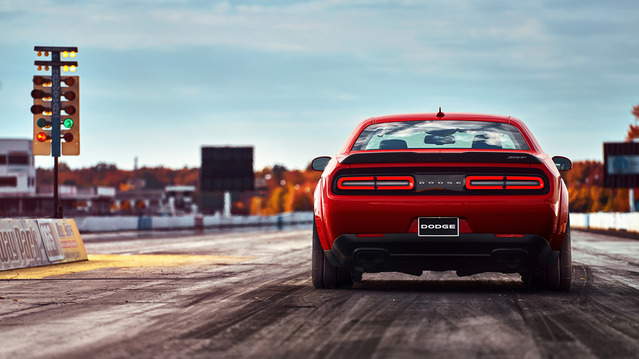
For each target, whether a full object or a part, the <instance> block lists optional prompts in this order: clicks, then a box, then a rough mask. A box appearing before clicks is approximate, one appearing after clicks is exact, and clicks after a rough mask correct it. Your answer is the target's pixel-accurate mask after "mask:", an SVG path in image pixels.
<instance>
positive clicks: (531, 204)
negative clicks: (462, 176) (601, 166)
mask: <svg viewBox="0 0 639 359" xmlns="http://www.w3.org/2000/svg"><path fill="white" fill-rule="evenodd" d="M425 120H428V121H438V120H443V121H451V120H459V121H468V120H470V121H488V122H500V123H507V124H511V125H513V126H515V127H516V128H517V129H518V130H519V131H520V132H521V134H522V135H523V137H524V139H525V141H526V142H527V144H528V146H529V148H530V149H529V150H526V151H522V150H507V151H506V152H508V153H522V154H527V155H532V156H535V157H537V158H538V159H539V160H540V161H539V162H540V163H526V164H517V163H500V164H495V163H477V162H467V163H463V162H462V163H441V162H440V163H432V162H401V163H392V164H388V163H364V164H363V163H352V164H348V163H342V162H344V160H345V159H346V158H347V157H348V156H350V155H354V154H358V153H363V152H366V153H371V152H373V151H370V150H369V151H351V148H353V145H354V143H355V141H356V140H357V138H358V136H359V135H360V134H361V132H362V131H363V130H364V129H365V128H366V127H368V126H370V125H372V124H377V123H384V122H397V121H425ZM409 151H410V152H414V153H425V154H427V153H430V154H441V153H446V154H455V153H458V154H462V153H467V152H469V151H470V150H466V149H454V150H452V149H451V150H445V149H411V150H409ZM504 151H505V150H482V152H495V153H499V152H504ZM374 152H377V153H393V152H407V150H376V151H374ZM389 166H390V167H392V168H393V169H396V170H401V169H402V168H405V169H407V170H408V169H409V168H420V169H424V170H428V169H431V170H442V171H446V170H447V169H450V170H454V169H456V168H465V169H467V170H468V169H470V170H473V169H477V171H478V172H481V171H482V169H484V168H486V167H499V168H503V169H504V170H505V171H509V170H520V171H526V170H531V169H532V170H537V171H541V172H543V174H544V175H545V176H546V177H547V180H548V183H547V186H548V191H547V193H543V194H530V195H521V194H518V195H501V194H499V195H483V194H474V193H473V194H457V195H395V194H394V195H385V194H375V195H349V194H339V193H335V191H333V183H334V182H335V180H336V175H337V174H338V173H339V171H356V170H361V169H368V170H373V171H375V170H376V169H382V168H388V167H389ZM418 217H458V218H459V221H460V232H461V233H482V234H486V233H490V234H495V235H496V237H499V236H500V235H503V236H504V237H508V236H517V235H519V234H536V235H539V236H541V237H543V238H545V239H546V240H547V241H548V243H549V244H550V247H551V248H552V249H553V250H555V251H557V250H559V249H560V248H561V245H562V242H563V238H564V234H565V232H566V228H567V221H568V192H567V189H566V186H565V184H564V183H563V180H562V179H561V177H560V174H559V171H558V170H557V168H556V166H555V164H554V162H553V160H552V159H551V158H550V156H548V155H547V154H545V153H544V152H543V151H542V150H541V148H540V146H539V144H538V143H537V141H536V140H535V138H534V137H533V136H532V134H531V133H530V131H529V130H528V128H527V127H526V126H525V125H524V124H523V123H522V122H521V121H520V120H518V119H515V118H512V117H505V116H496V115H480V114H446V115H445V117H443V118H440V117H437V116H436V114H406V115H393V116H384V117H375V118H370V119H367V120H364V121H362V122H361V123H360V124H359V125H358V126H357V127H356V129H355V130H354V131H353V133H352V134H351V136H350V137H349V138H348V140H347V141H346V143H345V144H344V146H343V147H342V149H341V150H340V151H339V153H338V154H337V155H336V156H335V157H333V158H332V159H331V160H330V162H329V163H328V165H327V166H326V168H325V170H324V172H323V174H322V177H321V179H320V181H319V183H318V185H317V187H316V189H315V224H316V227H317V234H318V236H319V239H320V242H321V245H322V248H323V249H324V250H325V251H329V250H331V248H332V246H333V243H334V241H335V240H336V239H337V238H338V237H339V236H341V235H344V234H357V235H358V236H362V237H366V236H377V235H383V234H387V233H415V232H416V230H417V225H416V221H417V218H418Z"/></svg>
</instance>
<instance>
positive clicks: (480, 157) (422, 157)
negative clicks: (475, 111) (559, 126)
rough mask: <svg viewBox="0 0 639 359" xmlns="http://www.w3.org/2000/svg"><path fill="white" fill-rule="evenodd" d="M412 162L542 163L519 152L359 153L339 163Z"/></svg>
mask: <svg viewBox="0 0 639 359" xmlns="http://www.w3.org/2000/svg"><path fill="white" fill-rule="evenodd" d="M414 162H457V163H464V162H465V163H528V164H535V163H542V162H543V161H542V159H541V158H539V157H537V156H534V155H531V154H529V153H521V152H479V151H468V152H458V153H421V152H394V151H393V152H361V153H353V154H351V155H348V156H346V157H344V158H343V159H342V160H341V161H340V163H342V164H356V163H414Z"/></svg>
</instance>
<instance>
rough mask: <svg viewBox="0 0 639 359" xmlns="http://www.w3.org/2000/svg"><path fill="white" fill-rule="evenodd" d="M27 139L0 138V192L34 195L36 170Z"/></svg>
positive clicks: (6, 194)
mask: <svg viewBox="0 0 639 359" xmlns="http://www.w3.org/2000/svg"><path fill="white" fill-rule="evenodd" d="M33 162H34V161H33V145H32V142H31V140H29V139H11V138H10V139H0V193H1V194H3V195H4V196H11V195H15V196H19V195H20V196H21V195H25V194H26V195H34V194H35V193H36V170H35V164H34V163H33Z"/></svg>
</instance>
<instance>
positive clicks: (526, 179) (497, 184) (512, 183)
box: [466, 176, 544, 190]
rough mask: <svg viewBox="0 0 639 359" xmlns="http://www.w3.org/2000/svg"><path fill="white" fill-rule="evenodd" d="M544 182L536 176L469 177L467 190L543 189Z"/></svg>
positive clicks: (467, 178)
mask: <svg viewBox="0 0 639 359" xmlns="http://www.w3.org/2000/svg"><path fill="white" fill-rule="evenodd" d="M542 188H544V180H543V179H542V178H541V177H534V176H468V177H466V189H470V190H476V189H479V190H481V189H484V190H486V189H501V190H507V189H533V190H534V189H542Z"/></svg>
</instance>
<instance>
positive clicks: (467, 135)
mask: <svg viewBox="0 0 639 359" xmlns="http://www.w3.org/2000/svg"><path fill="white" fill-rule="evenodd" d="M447 148H448V149H475V150H530V147H528V144H527V143H526V140H525V139H524V136H522V134H521V132H519V130H518V129H517V128H516V127H515V126H513V125H510V124H507V123H500V122H486V121H441V120H440V121H403V122H385V123H376V124H373V125H370V126H368V127H366V128H365V129H364V130H363V131H362V133H361V134H360V135H359V137H358V138H357V140H356V141H355V144H354V145H353V148H352V149H351V150H352V151H370V150H399V149H447Z"/></svg>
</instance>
